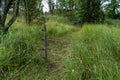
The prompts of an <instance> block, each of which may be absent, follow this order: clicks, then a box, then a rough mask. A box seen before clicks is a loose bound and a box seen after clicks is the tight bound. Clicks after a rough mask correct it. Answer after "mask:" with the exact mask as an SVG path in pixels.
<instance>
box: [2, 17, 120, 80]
mask: <svg viewBox="0 0 120 80" xmlns="http://www.w3.org/2000/svg"><path fill="white" fill-rule="evenodd" d="M56 17H57V18H56ZM48 18H49V20H48V21H47V23H46V25H47V36H48V62H47V63H45V60H44V58H43V56H44V52H43V51H42V50H41V49H42V47H43V41H42V39H43V32H42V26H41V25H40V26H39V25H30V26H28V25H26V24H25V23H24V21H21V20H20V19H18V20H17V21H16V22H15V23H14V25H13V26H12V27H11V28H10V30H9V32H8V33H7V34H6V35H1V36H0V41H1V43H0V73H1V74H0V80H1V79H4V80H9V79H12V80H19V79H20V80H120V77H119V75H120V65H119V63H120V36H119V35H120V29H119V28H115V27H111V28H110V27H109V26H106V25H92V24H91V25H89V24H86V25H84V26H83V28H82V29H81V28H79V27H76V26H75V25H71V24H68V23H70V22H69V21H68V20H67V18H64V17H58V16H48ZM23 24H25V25H23Z"/></svg>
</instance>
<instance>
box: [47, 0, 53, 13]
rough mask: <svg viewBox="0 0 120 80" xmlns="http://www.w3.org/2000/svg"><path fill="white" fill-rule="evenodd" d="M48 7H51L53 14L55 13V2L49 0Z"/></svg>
mask: <svg viewBox="0 0 120 80" xmlns="http://www.w3.org/2000/svg"><path fill="white" fill-rule="evenodd" d="M48 5H49V11H50V13H51V14H53V13H54V0H49V1H48Z"/></svg>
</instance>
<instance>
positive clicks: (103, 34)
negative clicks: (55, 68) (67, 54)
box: [67, 25, 120, 80]
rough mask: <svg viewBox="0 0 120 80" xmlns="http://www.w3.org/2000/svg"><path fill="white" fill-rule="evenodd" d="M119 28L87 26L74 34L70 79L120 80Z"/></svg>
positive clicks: (69, 60)
mask: <svg viewBox="0 0 120 80" xmlns="http://www.w3.org/2000/svg"><path fill="white" fill-rule="evenodd" d="M119 35H120V30H119V29H118V28H108V27H105V26H103V25H85V26H84V27H83V28H82V30H81V31H80V32H77V33H75V34H73V41H72V47H71V48H72V52H73V54H72V57H71V59H68V62H67V64H68V65H67V72H68V74H67V79H68V80H120V77H119V75H120V66H119V62H120V36H119Z"/></svg>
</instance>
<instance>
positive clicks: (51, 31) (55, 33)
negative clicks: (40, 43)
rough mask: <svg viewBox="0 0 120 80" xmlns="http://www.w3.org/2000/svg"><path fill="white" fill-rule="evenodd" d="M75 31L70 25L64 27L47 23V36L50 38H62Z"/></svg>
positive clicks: (59, 24)
mask: <svg viewBox="0 0 120 80" xmlns="http://www.w3.org/2000/svg"><path fill="white" fill-rule="evenodd" d="M73 31H75V28H74V27H73V26H71V25H65V24H62V23H59V22H57V21H56V22H55V21H48V22H47V34H48V36H51V37H62V36H64V35H66V34H69V33H71V32H73Z"/></svg>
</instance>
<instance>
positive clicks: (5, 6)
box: [0, 0, 20, 32]
mask: <svg viewBox="0 0 120 80" xmlns="http://www.w3.org/2000/svg"><path fill="white" fill-rule="evenodd" d="M19 3H20V0H1V7H0V8H1V14H0V27H1V29H2V30H3V31H4V32H6V31H8V29H9V28H10V26H11V25H12V24H13V23H14V22H15V20H16V18H17V15H18V11H19ZM12 6H13V16H12V18H11V19H10V20H9V21H8V23H7V24H5V23H6V20H7V14H8V12H9V10H10V8H11V7H12Z"/></svg>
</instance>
